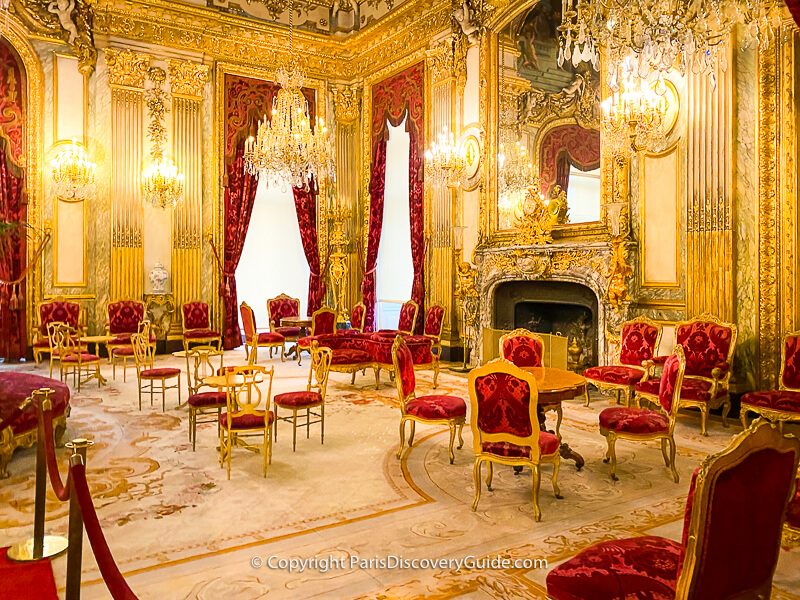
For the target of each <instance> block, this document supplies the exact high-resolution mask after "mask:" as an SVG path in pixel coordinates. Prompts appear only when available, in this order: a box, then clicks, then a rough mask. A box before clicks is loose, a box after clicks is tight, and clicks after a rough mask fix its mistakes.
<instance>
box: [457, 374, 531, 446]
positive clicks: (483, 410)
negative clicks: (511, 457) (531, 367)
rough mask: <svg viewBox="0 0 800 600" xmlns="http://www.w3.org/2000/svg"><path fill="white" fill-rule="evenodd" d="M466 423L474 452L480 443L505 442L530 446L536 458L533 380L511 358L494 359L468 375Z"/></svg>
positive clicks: (481, 444)
mask: <svg viewBox="0 0 800 600" xmlns="http://www.w3.org/2000/svg"><path fill="white" fill-rule="evenodd" d="M468 385H469V399H470V407H471V408H470V426H471V427H472V438H473V442H472V444H473V447H474V449H475V454H480V453H482V452H483V444H484V443H493V442H506V443H509V444H515V445H517V446H527V447H529V448H530V457H531V459H532V460H537V459H538V457H539V420H538V418H537V416H536V406H537V403H538V399H539V395H538V391H537V389H536V379H535V378H534V376H533V375H532V374H531V373H528V372H526V371H523V370H522V369H520V368H519V367H517V366H516V365H514V363H512V362H511V361H508V360H506V359H504V358H496V359H495V360H493V361H490V362H488V363H486V364H485V365H483V366H482V367H478V368H477V369H473V370H472V371H470V374H469V384H468Z"/></svg>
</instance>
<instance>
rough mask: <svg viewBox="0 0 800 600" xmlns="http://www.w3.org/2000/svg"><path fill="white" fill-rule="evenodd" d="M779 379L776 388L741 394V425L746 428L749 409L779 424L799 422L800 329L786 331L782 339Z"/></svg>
mask: <svg viewBox="0 0 800 600" xmlns="http://www.w3.org/2000/svg"><path fill="white" fill-rule="evenodd" d="M778 379H779V383H778V389H777V390H772V391H768V392H751V393H749V394H745V395H744V396H742V408H741V412H740V417H741V419H742V426H744V427H747V413H748V412H754V413H756V414H757V415H759V416H762V417H764V418H765V419H769V420H770V421H776V422H778V423H781V424H783V423H785V422H790V421H794V422H796V423H797V422H800V331H792V332H791V333H787V334H786V335H785V336H784V338H783V348H782V350H781V372H780V376H779V377H778Z"/></svg>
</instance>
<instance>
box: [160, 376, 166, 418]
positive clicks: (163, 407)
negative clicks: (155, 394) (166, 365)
mask: <svg viewBox="0 0 800 600" xmlns="http://www.w3.org/2000/svg"><path fill="white" fill-rule="evenodd" d="M166 410H167V380H166V379H162V380H161V412H165V411H166Z"/></svg>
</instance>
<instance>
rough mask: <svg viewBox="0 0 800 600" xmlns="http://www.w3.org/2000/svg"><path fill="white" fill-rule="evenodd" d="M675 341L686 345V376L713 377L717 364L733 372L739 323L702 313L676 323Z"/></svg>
mask: <svg viewBox="0 0 800 600" xmlns="http://www.w3.org/2000/svg"><path fill="white" fill-rule="evenodd" d="M675 343H676V344H680V345H681V346H683V352H684V354H685V355H686V375H687V376H689V375H692V376H700V377H711V372H712V371H713V370H714V369H715V368H721V369H722V370H723V374H724V375H726V376H727V377H729V376H730V373H731V363H732V361H733V352H734V350H735V347H736V325H733V324H732V323H723V322H722V321H720V320H719V319H717V318H716V317H714V316H712V315H709V314H703V315H700V316H699V317H695V318H694V319H690V320H689V321H684V322H682V323H679V324H678V326H677V327H675Z"/></svg>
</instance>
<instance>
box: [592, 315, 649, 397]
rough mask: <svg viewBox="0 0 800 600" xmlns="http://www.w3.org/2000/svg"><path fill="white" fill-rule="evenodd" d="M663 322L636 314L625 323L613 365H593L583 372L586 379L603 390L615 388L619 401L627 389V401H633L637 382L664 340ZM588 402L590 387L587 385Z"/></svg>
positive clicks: (644, 374)
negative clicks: (662, 339) (662, 332)
mask: <svg viewBox="0 0 800 600" xmlns="http://www.w3.org/2000/svg"><path fill="white" fill-rule="evenodd" d="M661 331H662V329H661V325H660V324H658V323H656V322H655V321H651V320H650V319H648V318H647V317H637V318H635V319H633V320H632V321H626V322H625V323H623V324H622V332H621V334H620V343H619V350H618V352H617V357H616V359H615V360H614V364H613V365H608V366H604V367H591V368H589V369H586V370H585V371H584V372H583V376H584V377H585V378H586V381H587V383H591V384H592V385H594V386H595V387H596V388H597V389H600V390H614V392H615V393H616V396H617V404H619V402H620V394H621V393H623V392H624V393H625V404H626V405H627V406H630V405H631V400H632V399H633V392H634V388H635V386H636V384H637V383H638V382H640V381H642V380H643V379H645V377H646V375H647V361H650V360H652V359H653V357H654V356H655V355H656V351H657V350H658V345H659V343H660V342H661ZM586 406H589V388H588V386H587V388H586Z"/></svg>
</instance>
